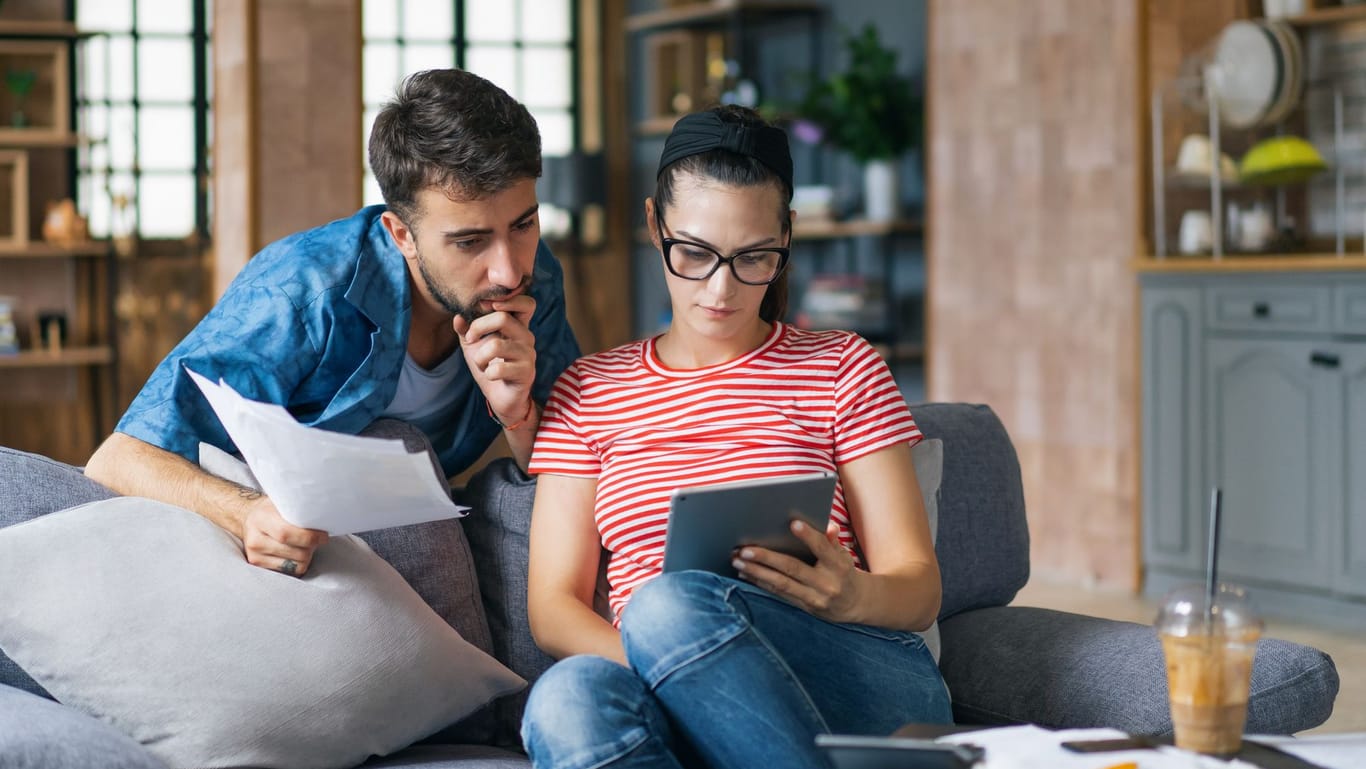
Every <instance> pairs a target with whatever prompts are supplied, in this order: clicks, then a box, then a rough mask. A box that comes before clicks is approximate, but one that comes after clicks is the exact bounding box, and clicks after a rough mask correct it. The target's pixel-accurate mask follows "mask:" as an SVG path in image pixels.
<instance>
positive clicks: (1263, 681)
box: [0, 403, 1338, 769]
mask: <svg viewBox="0 0 1366 769" xmlns="http://www.w3.org/2000/svg"><path fill="white" fill-rule="evenodd" d="M912 411H913V413H914V414H915V417H916V419H917V421H918V422H919V424H920V426H921V428H922V430H923V431H924V433H925V434H926V435H927V436H929V437H932V438H933V437H937V438H941V439H942V440H943V441H944V466H943V480H942V484H941V486H940V494H939V525H938V535H937V541H936V550H937V552H938V555H939V561H940V568H941V571H942V575H943V586H944V598H943V608H942V610H941V613H940V632H941V634H942V657H941V659H940V668H941V670H942V671H943V674H944V678H945V680H946V681H947V682H948V685H949V688H950V691H951V692H952V695H953V700H954V716H955V719H956V720H957V721H958V722H960V723H965V724H1011V723H1023V722H1028V723H1035V724H1039V725H1042V726H1047V727H1089V726H1111V727H1117V728H1119V729H1123V730H1126V731H1129V732H1133V733H1142V734H1155V735H1164V734H1169V733H1170V731H1171V722H1170V718H1169V715H1168V709H1167V704H1166V682H1165V668H1164V665H1163V660H1162V652H1161V647H1160V645H1159V644H1158V642H1157V639H1156V637H1155V635H1154V633H1153V632H1152V630H1151V628H1149V627H1146V626H1143V625H1138V624H1133V623H1125V622H1114V621H1109V620H1102V619H1098V618H1093V617H1085V616H1080V615H1075V614H1068V613H1063V612H1056V611H1049V610H1045V609H1037V608H1023V607H1012V606H1009V604H1010V602H1011V601H1012V600H1013V599H1014V597H1015V594H1016V592H1017V591H1018V590H1019V589H1020V588H1021V587H1022V586H1023V585H1024V584H1025V582H1026V581H1027V579H1028V577H1029V535H1028V529H1027V525H1026V520H1025V511H1024V498H1023V492H1022V489H1021V484H1020V471H1019V464H1018V462H1017V459H1016V456H1015V452H1014V448H1013V447H1012V445H1011V442H1010V439H1009V437H1008V435H1007V434H1006V432H1005V429H1004V428H1003V426H1002V425H1001V423H1000V421H999V420H998V419H997V417H996V415H995V414H994V413H992V411H991V410H990V409H989V408H988V407H986V406H978V405H966V404H941V403H935V404H922V405H920V406H916V407H913V409H912ZM534 489H535V486H534V483H533V482H532V481H531V480H529V479H527V478H526V477H525V476H523V475H522V474H521V472H520V471H519V470H518V469H517V468H516V466H515V465H513V464H512V463H511V462H508V461H505V460H504V461H499V462H495V463H493V464H492V465H490V466H489V467H488V468H486V469H485V470H484V471H483V472H482V473H480V474H479V475H477V476H475V478H474V479H473V480H472V481H471V482H470V483H469V485H468V486H466V487H465V488H464V489H461V490H458V491H457V497H458V498H459V501H461V502H462V503H464V504H467V505H470V506H472V507H473V508H474V510H473V512H472V513H471V515H470V516H469V517H468V518H466V519H464V520H463V521H462V522H461V524H460V525H458V526H457V525H455V524H454V522H438V524H423V525H422V526H420V527H405V528H403V529H392V530H386V531H384V532H376V533H373V534H368V535H365V537H366V539H367V541H369V543H370V544H371V546H372V547H373V548H374V549H375V551H376V552H378V553H379V554H380V555H381V556H383V557H384V558H385V559H386V560H389V561H390V562H391V563H392V564H394V566H395V567H396V569H397V570H398V571H399V572H400V573H401V574H403V576H404V577H405V578H406V579H407V580H408V581H409V583H410V584H412V586H413V587H414V589H415V590H416V591H417V592H418V593H419V594H420V595H421V596H422V597H423V598H424V599H425V600H426V601H427V602H428V604H430V605H432V606H433V608H436V609H437V611H438V613H439V614H441V616H442V617H444V618H446V619H447V621H448V622H450V623H451V624H452V625H454V626H456V627H457V629H460V630H461V631H462V635H466V634H468V635H474V636H479V635H480V634H481V633H482V632H484V631H483V627H484V626H483V625H478V627H472V626H471V624H470V623H471V622H472V619H471V618H472V617H473V618H474V620H479V619H480V618H479V617H478V616H476V615H479V614H481V613H482V614H483V615H484V617H485V618H486V623H487V624H486V627H487V636H486V638H487V644H488V647H489V650H490V651H491V653H492V654H493V655H494V656H495V657H496V658H497V659H499V660H500V661H501V662H503V663H504V664H505V665H507V666H508V667H510V668H512V669H513V670H514V671H516V672H517V673H518V674H520V675H521V676H523V677H524V678H526V679H527V680H534V679H535V678H536V677H537V676H538V675H539V674H540V673H541V672H542V671H544V670H545V668H546V667H547V666H548V665H549V664H550V663H551V660H550V659H549V658H547V657H546V656H545V655H544V654H542V653H541V652H540V651H539V650H538V649H537V648H536V646H535V645H534V643H533V642H532V640H531V637H530V633H529V630H528V627H527V623H526V531H527V525H528V522H529V518H530V508H531V501H532V497H533V494H534ZM109 494H110V492H108V491H107V490H105V489H103V488H102V487H99V486H98V485H96V484H94V483H91V482H90V481H89V480H87V479H85V478H84V477H83V476H81V475H80V474H79V471H78V470H76V469H74V468H70V467H67V466H65V465H61V464H59V463H54V462H51V461H50V460H45V459H42V458H39V457H35V456H33V455H27V454H23V453H21V452H14V451H12V450H7V449H0V527H3V526H6V525H10V524H13V523H17V522H20V521H23V520H27V519H29V518H31V517H33V516H35V515H40V514H44V513H47V512H52V511H54V510H56V509H60V508H63V507H67V506H70V505H76V504H80V503H83V502H87V501H90V500H93V499H99V498H102V497H105V496H109ZM36 500H42V502H41V504H38V503H37V502H36ZM466 538H467V540H468V553H469V556H468V557H469V558H471V559H472V561H473V564H474V572H475V575H474V577H475V578H476V579H477V582H478V588H477V594H478V595H479V596H480V598H481V599H482V600H478V601H475V602H474V605H471V604H470V603H469V600H467V599H466V598H462V597H461V596H460V595H458V592H459V590H461V589H462V588H461V587H460V586H461V585H465V586H467V587H468V585H469V576H468V575H462V574H460V573H455V572H452V571H451V570H452V569H457V570H458V564H456V565H455V566H453V565H452V562H453V561H458V560H460V559H462V558H464V557H465V555H464V553H465V545H464V544H463V543H464V541H465V539H466ZM433 569H443V570H444V571H441V572H440V573H439V574H435V575H434V574H433V573H432V570H433ZM471 592H472V593H473V591H471ZM470 600H472V599H470ZM476 624H477V623H476ZM1252 679H1253V680H1252V697H1251V701H1250V703H1249V712H1248V727H1247V728H1248V730H1249V731H1251V732H1260V733H1277V734H1289V733H1294V732H1298V731H1301V730H1304V729H1308V728H1311V727H1314V726H1316V725H1318V724H1321V723H1322V722H1323V721H1324V720H1325V719H1327V717H1328V716H1329V714H1330V713H1331V712H1332V706H1333V701H1334V698H1335V697H1336V695H1337V690H1338V676H1337V671H1336V669H1335V668H1334V666H1333V662H1332V660H1331V659H1330V658H1329V657H1328V656H1327V655H1326V654H1324V653H1322V652H1320V651H1318V650H1315V649H1312V648H1308V647H1305V646H1301V645H1298V644H1292V643H1288V642H1285V641H1280V640H1275V639H1264V640H1263V641H1262V642H1261V643H1260V645H1259V647H1258V652H1257V659H1256V664H1255V666H1254V671H1253V676H1252ZM45 695H46V692H44V691H43V689H42V688H41V687H40V686H39V685H38V684H37V682H35V681H34V680H33V679H32V678H29V677H28V676H27V675H26V674H25V673H24V672H23V671H22V670H21V669H19V668H18V666H17V665H15V664H14V663H12V662H11V661H10V660H8V659H7V658H4V657H3V656H0V757H3V761H0V763H3V765H4V766H5V767H6V768H7V769H10V768H17V767H45V768H46V767H66V766H70V767H85V766H92V767H93V766H99V767H130V768H132V767H154V766H162V764H160V762H159V761H158V760H157V759H156V758H155V757H154V756H152V755H151V754H150V753H148V752H147V751H146V750H145V749H143V748H142V747H141V746H140V745H138V744H137V743H135V742H133V741H132V740H130V739H129V738H128V737H126V736H124V735H122V734H120V733H118V732H117V731H116V730H115V729H114V728H113V727H111V726H110V725H108V724H106V723H105V722H102V721H100V720H97V719H95V718H93V717H90V716H87V715H85V714H83V713H80V712H78V711H76V710H75V709H73V708H70V707H66V706H62V705H59V704H57V703H56V702H54V701H52V700H50V699H46V698H45ZM525 696H526V694H525V692H522V693H519V694H516V695H512V696H508V697H504V698H503V699H501V700H498V701H496V702H495V703H493V704H492V705H491V706H490V707H488V708H486V709H485V710H483V711H480V712H479V713H477V714H475V715H474V716H472V717H470V718H466V719H465V720H464V721H462V722H461V723H459V724H455V725H453V726H452V727H451V728H450V729H447V730H446V731H444V732H441V733H439V734H437V735H433V736H432V737H430V738H428V739H426V740H423V741H422V742H421V743H419V744H417V745H414V746H412V747H409V748H407V749H406V750H403V751H400V752H398V753H395V754H392V755H390V756H387V757H383V758H372V759H371V760H370V761H368V762H367V763H365V764H364V766H365V767H427V768H428V769H438V768H446V767H449V768H451V769H454V767H462V768H468V769H475V768H477V767H490V768H491V767H523V766H527V765H528V764H527V761H526V758H525V757H524V756H523V755H522V754H521V753H520V751H519V749H518V745H517V738H516V733H517V724H518V721H519V719H520V713H521V708H522V706H523V704H524V703H525Z"/></svg>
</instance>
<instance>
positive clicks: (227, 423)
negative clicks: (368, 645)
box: [186, 369, 469, 535]
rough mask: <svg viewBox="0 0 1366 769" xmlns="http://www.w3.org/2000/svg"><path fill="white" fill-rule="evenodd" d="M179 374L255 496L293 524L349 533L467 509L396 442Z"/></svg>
mask: <svg viewBox="0 0 1366 769" xmlns="http://www.w3.org/2000/svg"><path fill="white" fill-rule="evenodd" d="M186 371H187V372H188V373H189V375H190V378H191V379H193V380H194V382H195V384H197V385H199V389H200V390H201V391H202V392H203V393H204V397H205V398H207V399H208V401H209V405H210V406H212V407H213V410H214V413H215V414H217V415H218V419H219V421H221V422H222V423H223V428H224V429H225V430H227V433H228V437H230V438H232V442H233V443H235V444H237V449H238V451H240V452H242V458H243V459H244V460H245V461H246V463H247V466H248V467H249V468H251V471H252V473H253V474H254V475H255V476H256V480H257V481H258V482H259V483H260V484H261V490H262V491H264V492H265V493H266V495H267V496H269V497H270V498H271V500H272V501H273V502H274V503H275V507H276V508H278V509H279V511H280V515H282V516H284V519H285V520H287V521H289V522H290V523H292V524H294V525H295V526H302V527H304V528H308V529H321V530H323V531H326V532H328V533H329V534H334V535H335V534H353V533H355V532H358V531H371V530H373V529H383V528H388V527H390V526H406V525H408V524H413V523H425V522H427V521H435V520H440V519H442V518H458V517H460V516H463V515H464V514H465V513H466V512H467V511H468V509H469V508H466V507H461V506H459V505H456V504H455V503H454V502H453V501H451V495H450V489H449V488H448V487H447V486H446V484H445V483H443V482H442V481H441V480H440V479H439V478H437V476H436V473H434V472H433V471H432V464H431V460H430V459H428V457H427V455H426V454H409V453H408V452H407V451H406V450H405V449H404V447H403V441H400V440H389V439H384V438H368V437H362V436H358V435H344V434H342V433H335V432H330V431H328V430H320V429H318V428H316V427H308V426H307V425H302V424H299V422H298V421H296V420H295V419H294V417H293V416H291V415H290V413H289V412H288V411H286V410H285V409H284V408H283V407H281V406H278V405H276V404H273V403H260V402H257V401H252V400H248V399H247V398H244V397H242V395H241V394H239V393H238V392H237V391H236V390H234V389H232V387H230V386H229V385H228V384H227V383H226V382H224V381H223V380H221V379H220V380H219V381H218V382H217V383H214V382H211V381H209V380H208V379H207V378H205V377H204V376H202V375H200V374H198V373H196V372H194V371H191V370H189V369H186Z"/></svg>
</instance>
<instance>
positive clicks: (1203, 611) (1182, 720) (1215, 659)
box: [1155, 583, 1262, 756]
mask: <svg viewBox="0 0 1366 769" xmlns="http://www.w3.org/2000/svg"><path fill="white" fill-rule="evenodd" d="M1155 627H1156V629H1157V634H1158V637H1159V638H1161V639H1162V651H1163V653H1164V655H1165V656H1166V659H1167V689H1168V697H1169V700H1170V702H1171V710H1172V725H1173V726H1174V727H1175V729H1176V746H1177V747H1178V748H1182V749H1184V750H1192V751H1195V752H1197V753H1205V754H1209V755H1216V756H1231V755H1234V754H1236V753H1237V752H1238V750H1239V748H1241V747H1242V743H1243V727H1244V725H1245V724H1246V723H1247V695H1248V687H1249V685H1250V683H1251V679H1252V659H1253V656H1254V655H1255V654H1256V651H1257V639H1258V638H1260V637H1261V635H1262V620H1261V617H1259V616H1258V615H1257V613H1256V612H1255V611H1254V610H1253V608H1252V605H1251V603H1250V602H1249V601H1248V598H1247V591H1246V590H1244V589H1243V588H1242V587H1240V586H1237V585H1232V584H1228V583H1220V585H1219V587H1218V589H1217V590H1216V591H1215V593H1214V603H1213V606H1211V605H1210V596H1209V591H1208V590H1207V589H1206V587H1205V586H1204V585H1197V584H1192V585H1186V586H1182V587H1178V588H1176V589H1175V590H1173V591H1172V592H1171V593H1169V594H1168V595H1167V597H1166V598H1165V599H1163V602H1162V608H1161V610H1160V612H1159V613H1158V616H1157V623H1156V624H1155Z"/></svg>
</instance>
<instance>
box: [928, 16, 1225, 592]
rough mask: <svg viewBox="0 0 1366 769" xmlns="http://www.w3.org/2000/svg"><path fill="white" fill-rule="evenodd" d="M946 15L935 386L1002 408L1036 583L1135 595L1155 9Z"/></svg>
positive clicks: (936, 31)
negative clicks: (1141, 297)
mask: <svg viewBox="0 0 1366 769" xmlns="http://www.w3.org/2000/svg"><path fill="white" fill-rule="evenodd" d="M1190 5H1192V6H1195V5H1201V6H1203V5H1205V4H1204V3H1198V4H1190ZM929 8H930V11H931V12H930V27H929V32H928V34H927V35H926V38H927V40H928V41H929V55H928V59H927V63H926V72H927V74H928V81H927V83H928V92H929V93H928V95H929V99H930V105H931V109H930V111H929V122H928V126H927V138H928V142H929V144H928V152H929V154H928V165H929V180H928V184H927V189H928V194H929V210H928V217H927V227H928V232H929V236H928V240H927V249H928V261H929V277H928V289H927V296H928V301H929V309H928V315H929V319H928V323H929V329H930V336H929V340H928V342H929V354H930V361H929V374H930V376H929V379H928V382H927V385H928V395H929V397H930V399H931V400H954V401H959V400H962V401H971V402H979V403H987V404H990V405H991V406H992V408H994V409H995V410H996V411H997V413H999V414H1000V415H1001V419H1002V421H1004V422H1005V425H1006V427H1007V429H1008V430H1009V431H1010V434H1011V437H1012V439H1013V440H1014V443H1015V447H1016V449H1017V450H1018V452H1019V455H1020V464H1021V470H1022V473H1023V477H1024V490H1025V499H1026V502H1027V507H1028V510H1029V528H1030V534H1031V547H1032V555H1033V557H1032V562H1033V564H1034V570H1035V573H1036V574H1039V575H1046V576H1056V577H1061V578H1065V579H1068V580H1071V581H1075V582H1079V583H1087V584H1089V583H1098V584H1103V585H1108V586H1114V587H1123V588H1129V589H1132V588H1135V587H1136V586H1137V574H1138V564H1139V552H1138V546H1139V538H1138V532H1137V520H1138V510H1139V508H1138V498H1137V494H1138V475H1137V466H1138V465H1137V457H1136V446H1137V441H1136V435H1137V429H1138V426H1137V413H1136V407H1135V404H1136V403H1137V397H1138V386H1139V377H1138V367H1137V340H1138V327H1137V321H1136V313H1135V307H1136V298H1135V297H1136V295H1135V279H1134V276H1133V274H1132V272H1131V271H1130V269H1129V263H1130V261H1131V260H1132V259H1133V256H1134V254H1133V247H1134V243H1136V242H1137V241H1138V235H1139V231H1140V216H1139V215H1138V211H1139V210H1140V199H1139V196H1140V194H1141V190H1142V179H1143V176H1144V175H1145V174H1146V168H1145V167H1144V166H1143V165H1142V160H1143V153H1142V149H1141V140H1140V139H1141V137H1140V133H1139V127H1140V124H1141V121H1140V110H1139V105H1140V103H1141V98H1142V97H1141V95H1140V94H1139V92H1138V90H1139V80H1140V77H1139V62H1140V57H1139V51H1138V41H1139V35H1138V33H1137V31H1136V29H1137V25H1138V23H1139V22H1140V21H1141V17H1140V14H1139V11H1138V3H1137V2H1135V0H1019V1H1018V2H1012V3H1000V2H996V1H995V0H931V2H930V5H929Z"/></svg>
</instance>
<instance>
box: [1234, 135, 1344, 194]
mask: <svg viewBox="0 0 1366 769" xmlns="http://www.w3.org/2000/svg"><path fill="white" fill-rule="evenodd" d="M1327 168H1328V164H1327V163H1325V162H1324V160H1323V156H1322V155H1320V154H1319V151H1318V150H1317V149H1315V148H1314V145H1312V144H1310V143H1309V142H1307V141H1305V140H1304V139H1301V138H1300V137H1298V136H1276V137H1273V138H1271V139H1263V140H1262V141H1260V142H1257V143H1256V144H1254V145H1253V146H1252V149H1250V150H1248V151H1247V154H1246V155H1243V161H1242V164H1241V165H1240V166H1239V169H1238V171H1239V175H1240V176H1241V177H1242V181H1243V183H1244V184H1268V185H1272V184H1296V183H1299V182H1303V181H1307V180H1308V179H1309V178H1310V177H1311V176H1313V175H1314V174H1316V173H1319V172H1320V171H1323V170H1325V169H1327Z"/></svg>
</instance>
